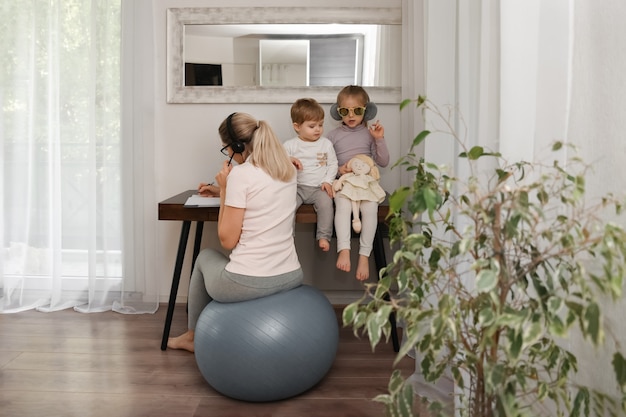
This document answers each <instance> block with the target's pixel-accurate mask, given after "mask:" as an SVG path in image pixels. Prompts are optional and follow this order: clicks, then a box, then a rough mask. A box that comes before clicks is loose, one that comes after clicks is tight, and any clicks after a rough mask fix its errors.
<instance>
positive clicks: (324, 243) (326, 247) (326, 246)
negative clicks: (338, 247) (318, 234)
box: [317, 239, 330, 252]
mask: <svg viewBox="0 0 626 417" xmlns="http://www.w3.org/2000/svg"><path fill="white" fill-rule="evenodd" d="M317 244H318V245H319V247H320V249H321V250H323V251H324V252H328V250H329V249H330V242H329V241H328V239H320V240H318V241H317Z"/></svg>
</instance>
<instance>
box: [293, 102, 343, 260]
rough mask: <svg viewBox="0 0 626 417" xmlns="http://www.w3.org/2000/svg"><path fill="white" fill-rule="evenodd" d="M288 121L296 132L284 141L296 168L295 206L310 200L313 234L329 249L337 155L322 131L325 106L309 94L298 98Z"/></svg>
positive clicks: (321, 247)
mask: <svg viewBox="0 0 626 417" xmlns="http://www.w3.org/2000/svg"><path fill="white" fill-rule="evenodd" d="M291 122H292V124H293V129H294V130H295V131H296V133H297V135H298V136H296V137H295V138H293V139H289V140H287V141H286V142H285V143H284V144H283V145H284V146H285V149H286V150H287V153H288V154H289V156H290V158H291V162H292V163H293V165H294V166H295V167H296V168H297V169H298V195H297V205H296V209H297V207H300V206H301V205H302V204H303V203H304V204H313V207H314V208H315V213H316V214H317V232H316V233H315V238H316V239H317V244H318V246H319V248H320V249H321V250H322V251H324V252H328V250H329V249H330V239H331V238H332V236H333V219H334V207H333V196H334V192H333V187H332V183H333V181H334V180H335V177H336V176H337V156H336V155H335V149H334V148H333V144H332V143H331V142H330V141H329V140H328V139H326V138H325V137H323V136H322V134H323V133H324V108H323V107H322V106H321V105H320V104H319V103H318V102H317V101H316V100H314V99H312V98H301V99H299V100H296V101H295V102H294V103H293V105H292V106H291Z"/></svg>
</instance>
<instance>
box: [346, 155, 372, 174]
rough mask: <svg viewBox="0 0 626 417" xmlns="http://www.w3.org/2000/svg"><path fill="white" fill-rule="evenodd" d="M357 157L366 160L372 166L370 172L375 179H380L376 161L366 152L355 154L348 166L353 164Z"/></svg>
mask: <svg viewBox="0 0 626 417" xmlns="http://www.w3.org/2000/svg"><path fill="white" fill-rule="evenodd" d="M355 159H360V160H361V161H363V162H365V163H366V164H367V165H369V166H370V172H369V175H370V176H371V177H372V178H374V179H375V180H379V179H380V171H379V170H378V167H377V166H376V164H375V163H374V160H373V159H372V158H370V157H369V156H367V155H364V154H358V155H355V156H354V157H353V158H352V159H350V160H349V161H348V166H349V167H351V166H352V161H353V160H355Z"/></svg>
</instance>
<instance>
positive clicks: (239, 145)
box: [226, 113, 246, 154]
mask: <svg viewBox="0 0 626 417" xmlns="http://www.w3.org/2000/svg"><path fill="white" fill-rule="evenodd" d="M236 114H237V113H231V115H230V116H228V117H227V118H226V131H227V132H228V136H229V137H230V140H231V141H232V142H231V143H230V149H232V150H233V153H239V154H242V153H243V151H244V150H245V149H246V144H245V143H243V142H242V141H241V140H240V139H239V138H238V137H237V135H236V134H235V131H234V130H233V121H232V120H233V116H234V115H236Z"/></svg>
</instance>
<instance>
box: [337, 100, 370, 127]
mask: <svg viewBox="0 0 626 417" xmlns="http://www.w3.org/2000/svg"><path fill="white" fill-rule="evenodd" d="M337 107H338V105H337V103H334V104H333V105H332V106H330V116H331V117H332V118H333V119H335V120H341V119H342V117H341V115H340V114H339V112H338V111H337ZM376 113H378V107H377V106H376V104H375V103H372V102H371V101H370V102H368V103H367V104H366V105H365V114H364V115H363V120H365V121H366V122H367V121H369V120H372V119H373V118H374V117H376Z"/></svg>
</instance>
